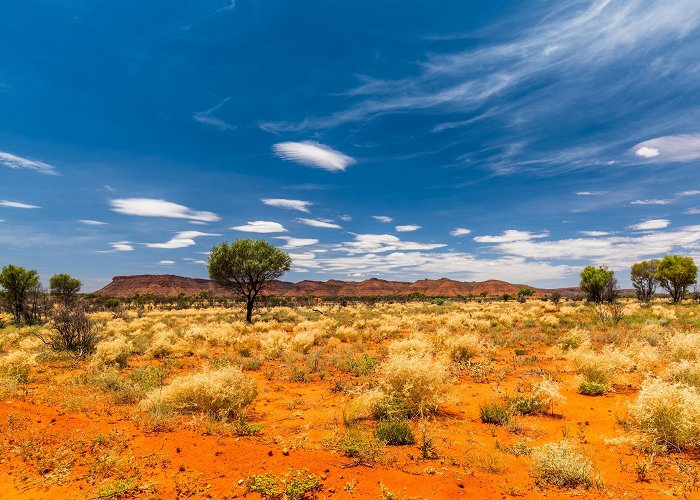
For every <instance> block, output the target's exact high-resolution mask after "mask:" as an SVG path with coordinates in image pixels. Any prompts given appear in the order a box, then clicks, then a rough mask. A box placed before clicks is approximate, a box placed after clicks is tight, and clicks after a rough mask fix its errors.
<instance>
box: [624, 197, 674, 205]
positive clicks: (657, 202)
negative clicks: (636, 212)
mask: <svg viewBox="0 0 700 500" xmlns="http://www.w3.org/2000/svg"><path fill="white" fill-rule="evenodd" d="M671 203H673V200H669V199H659V198H653V199H650V200H634V201H631V202H630V205H670V204H671Z"/></svg>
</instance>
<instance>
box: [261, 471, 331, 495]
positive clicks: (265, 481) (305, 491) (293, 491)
mask: <svg viewBox="0 0 700 500" xmlns="http://www.w3.org/2000/svg"><path fill="white" fill-rule="evenodd" d="M247 486H248V491H250V492H254V493H258V494H260V496H261V497H262V498H269V499H273V500H301V499H302V498H308V496H309V494H311V493H313V492H314V491H316V490H318V489H319V487H320V479H319V478H318V476H315V475H314V474H307V469H301V470H297V471H296V472H294V473H292V471H291V470H290V471H289V472H287V473H286V474H284V475H283V476H277V475H276V474H274V473H273V472H266V473H265V474H259V475H257V476H250V477H248V482H247Z"/></svg>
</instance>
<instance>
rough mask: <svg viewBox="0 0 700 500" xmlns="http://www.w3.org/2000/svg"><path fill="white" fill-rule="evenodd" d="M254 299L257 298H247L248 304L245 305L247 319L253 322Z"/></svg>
mask: <svg viewBox="0 0 700 500" xmlns="http://www.w3.org/2000/svg"><path fill="white" fill-rule="evenodd" d="M254 300H255V299H253V298H248V299H247V300H246V304H245V306H246V311H245V320H246V321H247V322H248V323H252V322H253V301H254Z"/></svg>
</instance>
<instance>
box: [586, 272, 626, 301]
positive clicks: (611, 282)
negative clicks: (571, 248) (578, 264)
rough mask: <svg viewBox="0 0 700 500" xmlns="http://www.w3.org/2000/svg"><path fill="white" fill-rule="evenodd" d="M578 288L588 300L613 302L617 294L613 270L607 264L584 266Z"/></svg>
mask: <svg viewBox="0 0 700 500" xmlns="http://www.w3.org/2000/svg"><path fill="white" fill-rule="evenodd" d="M579 288H580V289H581V291H582V292H584V293H585V294H586V298H587V300H588V301H589V302H595V303H597V304H602V303H603V302H614V300H615V298H616V296H617V280H616V279H615V271H611V270H610V269H608V268H607V266H599V267H594V266H586V267H584V268H583V271H581V282H580V283H579Z"/></svg>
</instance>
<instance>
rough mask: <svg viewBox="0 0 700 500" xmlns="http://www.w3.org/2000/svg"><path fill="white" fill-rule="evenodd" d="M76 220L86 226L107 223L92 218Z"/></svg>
mask: <svg viewBox="0 0 700 500" xmlns="http://www.w3.org/2000/svg"><path fill="white" fill-rule="evenodd" d="M78 222H80V223H81V224H85V225H86V226H105V225H107V223H106V222H101V221H99V220H92V219H80V220H79V221H78Z"/></svg>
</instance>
